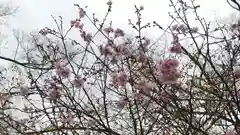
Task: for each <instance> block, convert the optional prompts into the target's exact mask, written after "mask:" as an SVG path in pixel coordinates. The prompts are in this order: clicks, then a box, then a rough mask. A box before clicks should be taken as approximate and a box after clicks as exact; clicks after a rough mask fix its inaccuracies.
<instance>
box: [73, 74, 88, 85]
mask: <svg viewBox="0 0 240 135" xmlns="http://www.w3.org/2000/svg"><path fill="white" fill-rule="evenodd" d="M85 81H86V79H85V78H81V77H79V76H78V77H76V78H75V79H74V80H73V85H74V86H75V87H76V88H81V87H83V85H84V83H85Z"/></svg>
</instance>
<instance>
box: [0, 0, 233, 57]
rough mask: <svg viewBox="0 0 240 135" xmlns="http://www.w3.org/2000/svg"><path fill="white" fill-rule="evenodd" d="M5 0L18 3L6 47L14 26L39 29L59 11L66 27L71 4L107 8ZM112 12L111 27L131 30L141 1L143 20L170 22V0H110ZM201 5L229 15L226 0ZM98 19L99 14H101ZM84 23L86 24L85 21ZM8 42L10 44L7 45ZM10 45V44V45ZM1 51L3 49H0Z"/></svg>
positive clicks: (102, 2)
mask: <svg viewBox="0 0 240 135" xmlns="http://www.w3.org/2000/svg"><path fill="white" fill-rule="evenodd" d="M3 1H8V2H11V3H12V4H13V5H18V6H19V7H20V8H19V11H18V12H17V13H16V14H15V16H14V17H12V18H11V19H10V20H9V21H8V24H9V26H8V27H7V29H5V30H6V31H8V32H9V33H6V34H5V35H8V36H9V39H8V44H7V45H6V46H7V47H8V48H9V47H11V48H15V47H16V43H14V39H13V38H12V37H11V35H12V34H11V32H12V29H13V28H19V29H21V30H24V31H25V32H27V33H28V32H31V31H32V30H35V29H41V28H43V27H45V26H48V27H54V26H55V25H54V22H53V20H52V18H51V15H53V16H59V15H61V16H62V17H63V18H64V21H65V24H66V27H69V26H68V25H69V21H70V20H72V19H75V18H76V17H77V9H76V8H75V7H74V6H73V4H79V5H80V6H86V5H88V13H96V15H97V16H99V17H103V16H104V15H105V13H106V11H107V6H106V2H107V0H0V2H3ZM112 1H113V12H112V13H111V15H110V16H109V20H112V21H113V24H114V27H121V28H124V29H125V31H127V32H130V33H131V31H132V29H131V28H130V27H129V26H128V19H129V18H134V17H135V16H134V4H136V5H143V6H144V7H145V10H144V12H143V17H144V19H145V21H147V22H152V21H154V20H155V21H157V22H159V23H160V24H162V25H167V24H168V22H170V21H171V20H170V18H169V17H168V12H169V11H170V10H169V6H168V5H169V0H112ZM195 1H196V3H198V4H200V5H201V8H200V10H199V13H200V14H201V15H203V16H205V17H206V18H207V19H208V20H214V17H224V16H228V15H229V14H230V13H231V11H232V9H231V8H230V6H229V5H228V4H227V2H226V0H195ZM100 19H101V18H100ZM85 25H87V24H85ZM147 34H148V35H150V36H152V37H153V38H157V37H159V36H160V35H161V33H160V32H159V30H157V29H154V30H152V29H151V30H149V31H148V32H147ZM9 44H10V45H9ZM9 49H10V48H9ZM1 54H2V53H1Z"/></svg>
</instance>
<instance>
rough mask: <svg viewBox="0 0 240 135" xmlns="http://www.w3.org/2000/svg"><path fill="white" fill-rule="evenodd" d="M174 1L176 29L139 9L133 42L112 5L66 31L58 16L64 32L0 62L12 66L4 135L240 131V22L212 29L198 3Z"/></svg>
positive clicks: (83, 15) (51, 32)
mask: <svg viewBox="0 0 240 135" xmlns="http://www.w3.org/2000/svg"><path fill="white" fill-rule="evenodd" d="M169 2H170V6H171V7H172V8H173V9H174V12H173V13H170V14H169V17H170V18H171V19H172V23H171V24H169V25H167V26H164V25H163V24H160V23H158V22H156V21H154V22H151V23H146V24H144V23H143V21H142V20H143V18H144V16H142V12H144V7H143V6H135V13H136V18H137V19H136V20H137V21H136V22H134V21H133V20H132V19H129V25H130V26H131V27H132V28H133V29H134V30H135V31H136V35H134V36H128V33H126V31H125V30H124V29H121V28H114V27H113V26H112V24H111V22H110V23H109V22H107V17H108V15H109V14H110V13H111V10H112V6H113V4H114V3H112V2H111V1H108V2H107V6H108V9H107V13H106V16H105V17H104V18H103V19H102V20H101V19H99V18H97V17H96V16H89V14H88V12H87V9H86V8H84V7H81V6H80V5H77V4H76V5H75V7H76V8H77V10H78V12H79V16H77V17H76V18H73V19H72V20H69V24H68V26H69V27H68V28H67V30H66V28H64V26H66V25H64V24H63V18H62V17H59V18H55V17H53V21H54V22H55V23H56V28H48V27H46V28H43V29H41V30H40V31H39V32H37V33H36V32H33V33H31V34H30V35H29V36H28V40H27V42H26V43H23V44H21V57H19V58H18V59H16V60H15V59H11V58H5V57H0V58H1V59H4V60H7V61H10V62H12V63H13V64H11V65H10V67H6V68H4V69H3V70H2V72H1V83H2V85H1V87H2V88H1V89H2V91H1V95H0V96H1V98H0V99H1V111H0V117H1V120H0V122H1V132H3V133H4V134H24V135H26V134H59V135H61V134H74V135H75V134H80V135H81V134H84V135H95V134H96V135H100V134H106V135H209V134H211V135H223V134H225V135H233V134H240V128H239V127H240V120H239V112H240V104H239V98H238V97H239V86H238V85H239V78H240V68H239V67H238V66H239V64H238V63H239V58H240V57H239V55H240V53H239V51H240V49H239V45H238V44H239V39H240V38H239V34H240V33H239V30H240V21H238V22H232V24H220V23H217V25H212V24H211V23H210V22H209V21H208V20H206V19H205V18H204V17H201V16H200V15H199V14H198V9H199V8H201V7H200V5H195V2H194V0H188V1H183V0H169ZM189 14H191V16H194V20H191V19H189ZM86 20H88V21H86ZM85 21H86V22H89V21H90V23H91V24H92V25H93V26H94V28H95V32H90V30H88V29H87V28H86V27H85V26H84V24H86V22H85ZM149 27H155V28H156V29H159V30H160V31H161V32H162V33H164V34H165V35H168V36H171V39H168V40H171V43H170V44H169V45H166V47H167V49H164V48H165V47H164V45H162V44H159V43H158V42H155V41H153V40H152V39H150V38H148V37H147V36H145V35H144V34H143V30H147V29H148V28H149ZM74 30H77V31H78V34H79V39H73V38H71V37H70V36H69V32H71V31H74ZM99 35H100V36H101V37H102V39H103V41H98V40H97V39H96V36H99ZM16 99H19V100H16ZM19 101H21V103H20V102H19ZM7 127H8V128H7ZM9 129H10V130H9Z"/></svg>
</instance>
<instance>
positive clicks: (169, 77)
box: [158, 59, 181, 83]
mask: <svg viewBox="0 0 240 135" xmlns="http://www.w3.org/2000/svg"><path fill="white" fill-rule="evenodd" d="M178 66H179V62H178V61H177V60H176V59H166V60H163V61H161V62H160V63H159V66H158V75H159V79H160V80H161V81H162V82H163V83H174V82H176V81H177V80H178V78H180V76H181V74H180V72H179V71H178V69H177V67H178Z"/></svg>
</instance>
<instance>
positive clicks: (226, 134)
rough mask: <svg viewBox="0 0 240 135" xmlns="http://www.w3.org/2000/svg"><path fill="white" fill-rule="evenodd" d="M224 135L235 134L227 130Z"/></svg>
mask: <svg viewBox="0 0 240 135" xmlns="http://www.w3.org/2000/svg"><path fill="white" fill-rule="evenodd" d="M225 135H235V133H234V132H233V131H232V130H229V131H227V132H226V133H225Z"/></svg>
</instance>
